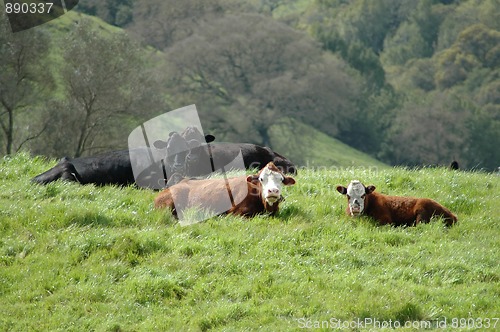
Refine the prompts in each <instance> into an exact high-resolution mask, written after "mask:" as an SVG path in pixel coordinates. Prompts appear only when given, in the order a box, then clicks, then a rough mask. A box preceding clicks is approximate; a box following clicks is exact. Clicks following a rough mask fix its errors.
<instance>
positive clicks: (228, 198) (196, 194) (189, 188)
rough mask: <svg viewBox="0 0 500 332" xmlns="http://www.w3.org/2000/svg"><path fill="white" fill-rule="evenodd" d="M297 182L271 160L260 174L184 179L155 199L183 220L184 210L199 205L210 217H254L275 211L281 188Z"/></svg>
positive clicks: (160, 206) (156, 205)
mask: <svg viewBox="0 0 500 332" xmlns="http://www.w3.org/2000/svg"><path fill="white" fill-rule="evenodd" d="M293 184H295V180H294V179H293V178H292V177H289V176H285V175H284V174H283V173H282V172H281V171H280V170H279V169H278V168H277V167H276V166H275V165H274V164H273V163H272V162H270V163H268V164H267V165H266V166H265V167H264V168H262V169H261V170H260V171H259V173H258V174H255V175H249V176H240V177H233V178H218V179H203V180H197V179H184V180H182V181H181V182H179V183H177V184H176V185H173V186H172V187H170V188H167V189H165V190H163V191H162V192H160V193H159V194H158V196H157V197H156V198H155V207H156V208H169V209H170V210H171V211H172V213H173V214H174V216H175V217H179V218H181V219H182V214H183V211H184V210H185V209H189V208H199V209H202V210H205V211H207V210H209V211H211V212H212V214H211V216H214V215H219V214H225V213H232V214H236V215H242V216H247V217H250V216H254V215H256V214H259V213H265V212H267V213H270V214H271V215H273V214H275V213H276V212H277V211H278V205H279V203H280V201H281V200H282V196H281V187H282V185H285V186H288V185H293Z"/></svg>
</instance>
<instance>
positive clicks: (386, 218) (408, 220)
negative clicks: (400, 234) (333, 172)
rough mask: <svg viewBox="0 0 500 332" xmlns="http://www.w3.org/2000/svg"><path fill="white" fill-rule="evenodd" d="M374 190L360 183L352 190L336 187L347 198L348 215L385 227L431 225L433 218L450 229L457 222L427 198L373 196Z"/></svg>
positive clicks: (351, 186) (352, 187) (350, 187)
mask: <svg viewBox="0 0 500 332" xmlns="http://www.w3.org/2000/svg"><path fill="white" fill-rule="evenodd" d="M374 190H375V186H368V187H365V186H364V185H363V184H362V183H361V182H359V181H357V180H353V181H351V183H349V186H347V188H346V187H344V186H337V191H338V192H339V193H341V194H342V195H346V196H347V203H348V206H347V209H346V212H347V214H348V215H351V216H353V217H356V216H359V215H362V214H364V215H367V216H369V217H372V218H373V219H375V220H377V221H378V222H380V223H381V224H382V225H385V224H391V225H395V226H400V225H408V226H411V225H415V224H418V223H421V222H424V223H425V222H429V221H430V220H431V218H432V217H433V216H440V217H442V218H443V220H444V221H445V223H446V225H447V226H451V225H453V224H454V223H456V222H457V217H456V216H455V215H454V214H453V213H451V212H450V210H448V209H447V208H445V207H444V206H442V205H440V204H439V203H437V202H435V201H433V200H431V199H428V198H414V197H401V196H388V195H384V194H379V193H376V192H374Z"/></svg>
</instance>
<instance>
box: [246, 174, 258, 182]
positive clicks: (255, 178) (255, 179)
mask: <svg viewBox="0 0 500 332" xmlns="http://www.w3.org/2000/svg"><path fill="white" fill-rule="evenodd" d="M247 182H250V183H259V176H258V175H249V176H247Z"/></svg>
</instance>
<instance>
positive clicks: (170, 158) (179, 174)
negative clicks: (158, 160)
mask: <svg viewBox="0 0 500 332" xmlns="http://www.w3.org/2000/svg"><path fill="white" fill-rule="evenodd" d="M200 138H201V139H202V140H203V141H206V142H207V143H208V142H212V141H213V140H214V139H215V137H214V136H212V135H206V136H205V137H204V138H203V135H201V133H200V132H199V131H198V129H197V128H196V127H188V128H186V129H185V130H184V131H183V132H182V134H181V135H180V134H179V133H177V132H171V133H170V134H169V138H168V140H167V141H163V140H157V141H155V142H154V143H153V145H154V147H155V148H156V149H160V150H163V149H164V150H165V157H164V158H163V159H162V163H163V166H162V167H163V169H164V175H165V177H166V178H167V179H168V182H167V185H168V186H170V185H172V184H175V183H177V182H178V181H173V180H174V179H179V181H180V180H182V178H183V177H185V176H186V175H187V173H188V168H189V165H192V164H193V163H194V164H196V163H198V162H200V161H199V160H200V156H199V154H200V151H201V150H200V149H197V148H199V147H200V146H201V145H202V144H203V142H202V141H200V140H199V139H200ZM174 182H175V183H174Z"/></svg>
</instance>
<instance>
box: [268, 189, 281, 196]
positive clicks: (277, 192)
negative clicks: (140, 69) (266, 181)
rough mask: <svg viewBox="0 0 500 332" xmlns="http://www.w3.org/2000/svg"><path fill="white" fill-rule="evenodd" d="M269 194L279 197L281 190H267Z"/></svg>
mask: <svg viewBox="0 0 500 332" xmlns="http://www.w3.org/2000/svg"><path fill="white" fill-rule="evenodd" d="M267 192H268V193H269V194H276V195H278V194H279V193H280V190H279V189H278V188H270V189H268V190H267Z"/></svg>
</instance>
